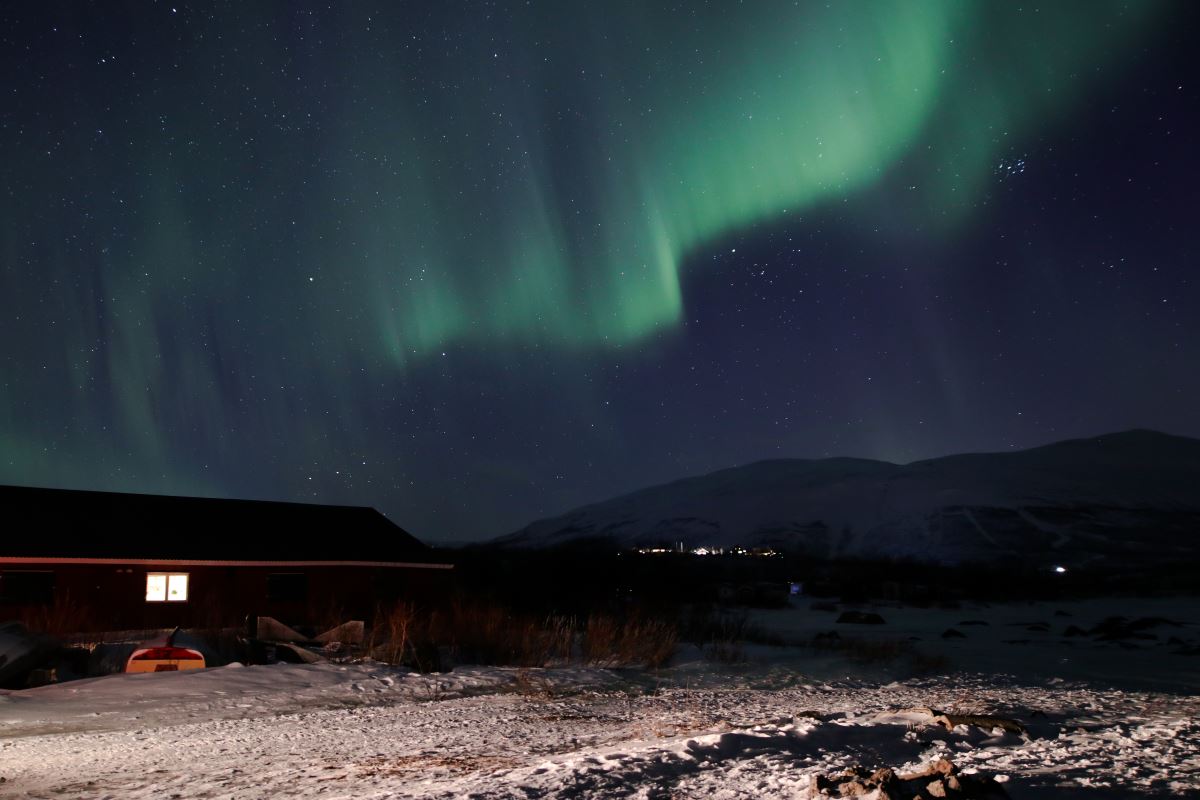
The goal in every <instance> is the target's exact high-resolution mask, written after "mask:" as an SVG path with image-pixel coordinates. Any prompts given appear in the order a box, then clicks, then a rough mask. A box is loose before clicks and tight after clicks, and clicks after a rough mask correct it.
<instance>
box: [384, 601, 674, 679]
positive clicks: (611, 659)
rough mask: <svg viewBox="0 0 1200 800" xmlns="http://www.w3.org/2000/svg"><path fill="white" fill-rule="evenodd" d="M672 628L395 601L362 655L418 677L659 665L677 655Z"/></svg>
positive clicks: (483, 606)
mask: <svg viewBox="0 0 1200 800" xmlns="http://www.w3.org/2000/svg"><path fill="white" fill-rule="evenodd" d="M677 642H678V634H677V632H676V629H675V626H674V625H673V624H671V623H667V622H662V621H659V620H651V619H643V618H639V617H633V618H630V619H627V620H624V621H621V620H618V619H617V618H615V617H610V616H605V615H599V614H593V615H591V616H589V617H588V619H587V620H586V621H585V622H584V623H583V624H582V625H580V624H579V623H578V622H577V621H576V620H575V619H573V618H571V617H565V616H560V615H550V616H547V617H534V616H531V615H522V614H516V613H513V612H511V611H509V610H508V609H505V608H503V607H500V606H496V605H487V604H482V603H472V602H466V601H463V600H459V601H456V602H453V603H451V604H450V605H449V606H446V607H443V608H439V609H435V610H431V611H428V612H423V611H421V610H419V609H417V608H415V607H414V606H412V605H411V604H407V603H399V604H397V605H396V606H393V607H392V608H391V609H385V610H381V612H380V613H378V614H377V615H376V619H375V624H374V626H373V627H372V628H371V631H370V636H369V638H368V652H369V653H370V654H371V655H372V656H373V657H375V658H378V659H380V660H381V661H386V662H388V663H392V664H406V665H408V666H411V667H413V668H415V669H418V670H421V671H435V670H439V669H444V668H446V667H448V666H450V665H451V664H453V663H471V664H485V665H494V666H516V667H545V666H548V665H551V664H568V663H583V664H592V665H601V666H632V665H644V666H647V667H652V668H653V667H660V666H663V665H664V664H666V663H667V662H668V661H669V660H670V659H671V656H672V655H674V653H675V647H676V644H677Z"/></svg>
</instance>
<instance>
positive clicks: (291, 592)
mask: <svg viewBox="0 0 1200 800" xmlns="http://www.w3.org/2000/svg"><path fill="white" fill-rule="evenodd" d="M307 598H308V576H307V575H305V574H304V573H303V572H276V573H273V574H271V575H268V576H267V599H268V600H272V601H274V602H276V603H301V602H304V600H306V599H307Z"/></svg>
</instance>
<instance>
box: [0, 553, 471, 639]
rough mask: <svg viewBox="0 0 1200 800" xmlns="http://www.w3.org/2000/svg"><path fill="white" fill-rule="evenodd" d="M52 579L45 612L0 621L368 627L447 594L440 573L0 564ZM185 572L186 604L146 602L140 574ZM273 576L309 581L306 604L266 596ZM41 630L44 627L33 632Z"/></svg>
mask: <svg viewBox="0 0 1200 800" xmlns="http://www.w3.org/2000/svg"><path fill="white" fill-rule="evenodd" d="M10 570H21V571H26V570H35V571H42V570H49V571H52V572H53V573H54V594H53V598H54V599H53V603H52V604H50V605H41V604H35V605H30V604H21V605H16V604H12V603H5V602H4V601H0V621H4V620H9V619H16V620H22V621H25V622H26V623H27V624H30V625H31V626H32V627H38V628H50V629H53V630H59V631H62V630H78V631H104V630H110V631H111V630H142V629H157V628H171V627H174V626H177V625H178V626H182V627H213V628H215V627H229V626H237V625H241V624H242V623H243V622H244V620H245V619H246V617H247V616H248V615H259V616H271V617H275V618H276V619H278V620H280V621H281V622H284V623H286V624H288V625H292V626H293V627H295V626H305V625H307V626H315V627H322V626H326V625H328V626H332V625H334V624H337V623H339V622H344V621H346V620H349V619H365V620H370V619H371V618H372V617H373V615H374V612H375V610H376V609H377V608H379V607H381V606H383V607H387V606H390V605H391V604H393V603H395V602H396V601H397V600H400V599H404V600H411V601H413V602H416V603H418V604H425V603H438V602H440V601H442V600H444V599H445V598H446V597H447V595H448V594H449V591H450V588H451V580H452V575H453V573H452V572H451V571H450V570H446V569H425V568H407V567H372V566H325V567H289V566H275V567H257V566H255V567H246V566H185V567H181V566H179V565H178V564H161V565H157V564H138V565H136V566H122V565H117V564H105V565H90V564H21V565H19V566H6V565H4V564H0V572H8V571H10ZM149 572H163V573H179V572H186V573H187V574H188V576H189V579H188V599H187V600H186V601H184V602H156V603H149V602H146V599H145V597H146V574H147V573H149ZM274 573H303V574H305V575H306V576H307V592H306V598H305V599H304V600H303V601H299V602H279V601H274V600H270V599H269V598H268V596H267V577H268V576H269V575H271V574H274ZM41 622H44V623H45V624H39V623H41Z"/></svg>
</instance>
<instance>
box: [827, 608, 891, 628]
mask: <svg viewBox="0 0 1200 800" xmlns="http://www.w3.org/2000/svg"><path fill="white" fill-rule="evenodd" d="M837 621H838V623H839V624H842V625H884V624H886V622H885V620H884V619H883V617H881V616H879V615H878V614H876V613H874V612H872V611H843V612H842V615H841V616H840V617H838V618H837Z"/></svg>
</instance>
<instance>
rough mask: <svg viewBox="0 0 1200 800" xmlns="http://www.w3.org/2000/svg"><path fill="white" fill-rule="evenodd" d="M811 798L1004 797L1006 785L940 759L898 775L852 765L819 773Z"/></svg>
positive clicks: (999, 799) (970, 799)
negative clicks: (840, 769) (828, 772)
mask: <svg viewBox="0 0 1200 800" xmlns="http://www.w3.org/2000/svg"><path fill="white" fill-rule="evenodd" d="M809 796H810V797H813V798H818V797H877V798H879V799H880V800H900V798H903V800H910V798H918V800H925V799H926V798H931V797H958V798H964V800H1002V799H1003V798H1007V797H1008V793H1007V792H1005V791H1004V788H1003V787H1002V786H1001V785H1000V784H999V783H997V782H996V781H995V780H993V779H992V778H991V777H988V776H984V775H982V774H974V775H964V774H962V773H960V772H959V771H958V767H956V766H955V765H954V764H953V763H952V762H950V761H948V760H947V759H944V758H940V759H938V760H937V761H935V762H933V763H932V764H930V765H929V766H928V767H926V768H925V769H923V770H919V771H917V772H913V773H909V774H905V775H897V774H896V772H895V770H893V769H891V768H890V767H883V768H881V769H877V770H875V771H874V772H871V771H869V770H867V769H865V768H863V767H851V768H850V769H848V770H845V771H844V772H842V773H840V774H838V775H833V776H825V775H818V776H817V777H816V778H815V779H814V780H813V783H812V788H811V790H810V795H809Z"/></svg>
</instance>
